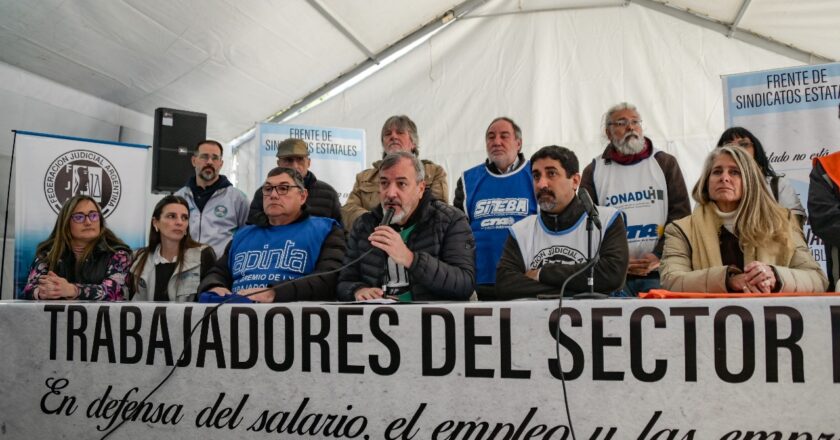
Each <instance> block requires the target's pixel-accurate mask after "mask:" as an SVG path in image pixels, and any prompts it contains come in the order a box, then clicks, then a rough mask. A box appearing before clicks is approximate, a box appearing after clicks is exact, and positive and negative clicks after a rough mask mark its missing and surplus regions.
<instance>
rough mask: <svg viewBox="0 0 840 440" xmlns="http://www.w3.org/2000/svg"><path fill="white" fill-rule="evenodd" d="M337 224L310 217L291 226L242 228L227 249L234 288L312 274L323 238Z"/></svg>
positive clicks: (333, 221)
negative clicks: (228, 249)
mask: <svg viewBox="0 0 840 440" xmlns="http://www.w3.org/2000/svg"><path fill="white" fill-rule="evenodd" d="M336 224H337V223H336V222H335V220H333V219H330V218H324V217H309V218H308V219H306V220H304V221H301V222H297V223H292V224H288V225H282V226H268V227H265V226H255V225H249V226H246V227H244V228H242V229H240V230H239V231H238V232H237V233H236V234H235V235H234V236H233V241H232V242H231V244H230V251H229V252H228V267H230V269H231V275H232V276H233V287H232V288H231V291H232V292H233V293H238V292H239V291H240V290H243V289H251V288H263V287H268V286H270V285H273V284H277V283H279V282H281V281H285V280H291V279H295V278H300V277H302V276H304V275H306V274H309V273H311V272H312V271H313V270H314V269H315V263H316V262H317V261H318V257H319V255H320V253H321V246H322V245H323V244H324V240H326V238H327V236H328V235H329V234H330V231H331V230H332V227H333V225H336Z"/></svg>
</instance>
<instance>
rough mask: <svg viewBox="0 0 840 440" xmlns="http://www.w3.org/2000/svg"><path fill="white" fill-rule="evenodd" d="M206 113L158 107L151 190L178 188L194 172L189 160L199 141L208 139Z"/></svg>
mask: <svg viewBox="0 0 840 440" xmlns="http://www.w3.org/2000/svg"><path fill="white" fill-rule="evenodd" d="M206 136H207V115H206V114H204V113H195V112H188V111H185V110H175V109H171V108H158V109H155V140H154V144H153V145H152V192H153V193H170V192H175V191H177V190H178V189H179V188H181V187H182V186H184V184H185V183H186V182H187V179H189V178H190V176H193V175H194V174H195V168H193V166H192V163H191V162H190V157H192V154H193V152H195V147H196V144H198V143H199V142H201V141H203V140H204V139H206Z"/></svg>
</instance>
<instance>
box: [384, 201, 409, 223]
mask: <svg viewBox="0 0 840 440" xmlns="http://www.w3.org/2000/svg"><path fill="white" fill-rule="evenodd" d="M386 205H391V206H386ZM389 207H390V208H394V216H393V217H391V223H389V224H391V225H397V224H400V223H402V222H403V221H405V220H406V219H407V218H408V213H410V212H412V211H413V210H414V207H413V206H411V205H405V204H403V203H402V202H400V201H399V200H396V199H388V200H385V201H384V202H382V212H383V213H384V212H385V211H387V210H388V208H389ZM396 208H399V210H397V209H396Z"/></svg>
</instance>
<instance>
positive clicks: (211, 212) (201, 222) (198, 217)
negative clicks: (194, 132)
mask: <svg viewBox="0 0 840 440" xmlns="http://www.w3.org/2000/svg"><path fill="white" fill-rule="evenodd" d="M222 152H223V150H222V144H220V143H218V142H216V141H213V140H209V139H208V140H204V141H201V142H199V143H198V147H197V148H196V151H195V153H194V154H193V157H192V159H191V160H192V165H193V167H195V176H194V177H190V180H189V181H188V182H187V185H186V186H184V187H182V188H181V189H179V190H178V191H176V192H175V195H176V196H181V197H183V198H184V199H186V200H187V203H189V205H190V235H192V238H193V239H194V240H195V241H197V242H199V243H204V244H207V245H210V246H212V247H213V251H214V252H216V255H222V253H223V252H224V250H225V245H227V243H228V241H230V238H231V237H232V236H233V233H234V231H236V229H237V228H239V227H240V226H244V225H245V221H246V220H247V219H248V198H247V197H246V196H245V194H243V193H242V191H239V190H238V189H236V188H234V187H233V185H232V184H231V183H230V181H229V180H228V179H227V177H225V176H222V175H220V174H219V170H221V169H222V165H224V161H223V160H222Z"/></svg>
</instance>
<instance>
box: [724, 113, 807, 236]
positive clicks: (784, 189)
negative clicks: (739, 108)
mask: <svg viewBox="0 0 840 440" xmlns="http://www.w3.org/2000/svg"><path fill="white" fill-rule="evenodd" d="M717 146H718V148H720V147H723V146H729V147H739V148H742V149H743V150H744V151H746V152H747V153H749V154H750V156H752V158H753V159H755V163H757V164H758V168H759V169H761V174H762V175H764V180H765V181H767V185H768V187H769V188H770V194H772V195H773V198H774V199H775V200H776V201H777V202H778V203H779V204H780V205H782V207H783V208H787V209H790V211H791V212H792V213H793V215H795V216H796V221H797V222H798V223H799V226H800V227H802V225H804V224H805V217H806V215H805V208H803V207H802V202H801V201H800V198H799V194H798V193H797V192H796V190H795V189H794V188H793V186H792V185H791V184H790V181H789V180H788V179H787V178H785V176H784V174H776V172H775V171H774V170H773V167H772V166H771V165H770V160H768V159H767V153H766V152H765V151H764V147H763V146H762V145H761V141H759V140H758V138H756V137H755V136H753V134H752V133H750V131H749V130H747V129H746V128H744V127H732V128H728V129H726V131H724V132H723V134H721V135H720V139H719V140H718V143H717Z"/></svg>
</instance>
